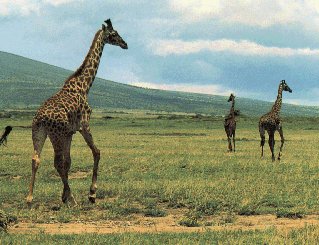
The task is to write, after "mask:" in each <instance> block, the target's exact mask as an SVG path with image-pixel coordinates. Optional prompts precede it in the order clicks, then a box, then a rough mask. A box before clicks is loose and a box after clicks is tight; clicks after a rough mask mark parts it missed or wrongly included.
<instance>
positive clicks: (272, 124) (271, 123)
mask: <svg viewBox="0 0 319 245" xmlns="http://www.w3.org/2000/svg"><path fill="white" fill-rule="evenodd" d="M282 91H288V92H289V93H291V92H292V90H291V89H290V88H289V86H288V85H287V83H286V81H285V80H282V81H281V82H280V84H279V88H278V96H277V100H276V102H275V104H274V105H273V107H272V109H271V111H270V112H268V113H267V114H265V115H263V116H262V117H261V118H260V120H259V133H260V138H261V142H260V146H261V156H262V157H263V155H264V145H265V130H267V132H268V135H269V141H268V143H269V147H270V150H271V157H272V161H275V155H274V146H275V131H276V130H278V132H279V134H280V138H281V145H280V150H279V154H278V160H280V157H281V152H282V147H283V145H284V141H285V139H284V134H283V131H282V125H281V119H280V116H279V113H280V109H281V104H282Z"/></svg>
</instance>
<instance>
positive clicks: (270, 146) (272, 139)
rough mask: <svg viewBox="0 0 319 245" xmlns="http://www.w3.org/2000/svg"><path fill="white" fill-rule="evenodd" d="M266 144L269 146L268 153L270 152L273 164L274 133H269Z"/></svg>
mask: <svg viewBox="0 0 319 245" xmlns="http://www.w3.org/2000/svg"><path fill="white" fill-rule="evenodd" d="M268 144H269V148H270V151H271V159H272V161H273V162H274V161H275V154H274V148H275V135H274V132H269V140H268Z"/></svg>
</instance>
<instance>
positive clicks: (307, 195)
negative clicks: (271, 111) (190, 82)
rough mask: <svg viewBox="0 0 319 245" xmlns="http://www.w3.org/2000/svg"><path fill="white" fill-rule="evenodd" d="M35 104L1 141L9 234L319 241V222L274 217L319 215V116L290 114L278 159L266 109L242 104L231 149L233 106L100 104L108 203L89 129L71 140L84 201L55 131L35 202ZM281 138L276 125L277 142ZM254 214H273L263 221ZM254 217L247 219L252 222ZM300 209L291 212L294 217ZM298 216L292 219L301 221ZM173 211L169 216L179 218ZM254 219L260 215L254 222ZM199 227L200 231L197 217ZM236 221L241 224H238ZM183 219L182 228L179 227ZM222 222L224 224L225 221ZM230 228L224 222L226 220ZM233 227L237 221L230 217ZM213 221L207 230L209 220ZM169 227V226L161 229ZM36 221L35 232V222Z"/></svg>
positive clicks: (30, 239)
mask: <svg viewBox="0 0 319 245" xmlns="http://www.w3.org/2000/svg"><path fill="white" fill-rule="evenodd" d="M31 120H32V112H30V113H26V112H24V113H17V112H15V114H14V116H11V118H2V119H1V120H0V128H4V127H5V126H7V125H12V126H13V127H14V126H26V127H23V128H20V127H17V128H14V129H13V131H12V133H11V134H10V135H9V139H8V144H7V147H3V146H2V147H1V148H0V154H1V158H0V181H1V195H0V203H1V204H0V209H1V210H2V211H3V212H4V213H5V214H7V215H8V217H9V219H10V220H11V225H10V227H9V229H8V233H5V232H0V240H1V243H3V244H7V243H21V244H25V243H59V242H62V241H64V242H65V241H69V242H74V243H76V241H78V239H81V241H83V242H85V243H89V242H90V243H102V242H103V243H106V242H107V243H109V244H111V243H130V244H157V243H158V244H161V243H179V244H194V243H210V244H211V243H221V244H223V243H236V244H238V243H239V244H241V243H247V242H248V243H256V244H262V243H266V244H278V243H284V242H285V243H286V244H290V243H291V244H292V243H295V242H296V243H301V244H302V243H309V244H314V243H318V242H319V240H318V239H319V238H318V237H319V228H318V226H317V225H312V224H309V225H306V226H302V227H299V226H296V227H292V228H291V229H277V228H276V226H272V225H269V226H266V224H267V222H266V220H265V222H263V219H264V218H265V219H267V217H273V218H274V219H275V220H276V222H280V221H281V220H282V222H284V221H285V222H290V221H292V222H296V223H298V222H299V223H300V222H302V220H305V219H307V217H313V220H315V221H316V220H318V219H319V216H318V217H317V215H318V214H319V199H318V196H319V188H318V187H319V163H318V148H317V145H318V143H319V139H318V132H319V126H318V122H319V119H317V118H302V117H284V118H283V128H284V135H285V138H286V142H285V145H284V150H283V157H282V160H281V161H280V162H279V161H276V162H272V161H271V155H270V150H269V147H268V144H267V143H266V145H265V146H266V147H265V156H264V158H263V159H261V158H260V151H261V149H260V146H259V145H260V137H259V132H258V127H257V125H258V118H257V117H254V118H252V117H247V116H244V115H243V116H240V117H239V118H238V122H237V133H236V138H237V141H236V152H235V153H228V152H227V138H226V135H225V132H224V129H223V118H222V117H215V116H211V115H204V114H201V115H196V114H184V113H164V112H160V113H156V112H152V111H130V110H127V111H103V110H100V111H96V112H94V113H93V118H92V121H91V130H92V134H93V136H94V139H95V143H96V145H97V146H98V147H99V149H100V150H101V161H100V165H99V166H100V167H99V175H98V191H97V201H96V204H90V203H89V201H88V199H87V195H88V190H89V186H90V184H91V176H92V169H93V159H92V155H91V151H90V149H89V148H88V147H87V146H86V143H85V142H84V140H83V138H82V136H81V135H80V134H79V133H78V134H76V135H75V136H74V139H73V142H72V148H71V156H72V166H71V170H70V177H69V178H70V181H69V182H70V187H71V189H72V191H73V194H74V196H75V198H76V200H77V202H78V206H77V207H67V206H65V205H63V204H62V201H61V193H62V182H61V180H60V177H59V176H58V174H57V172H56V170H55V168H54V166H53V149H52V146H51V143H50V142H49V140H47V141H46V144H45V146H44V149H43V151H42V158H41V159H42V162H41V165H40V168H39V170H38V173H37V177H36V183H35V191H34V203H33V205H32V207H31V208H29V207H28V206H27V204H26V202H25V197H26V195H27V192H28V185H29V180H30V176H31V156H32V151H33V149H32V141H31V129H30V128H28V127H27V126H30V125H31ZM279 145H280V140H279V135H278V134H276V146H275V149H276V153H278V150H279ZM250 217H254V219H256V218H257V219H258V217H259V219H261V221H260V225H263V224H264V225H265V226H264V227H258V229H254V228H252V229H249V227H250V226H252V227H254V226H253V225H254V224H253V221H252V220H249V219H250ZM165 219H168V220H169V222H172V223H173V226H172V227H173V228H174V227H175V228H176V227H182V228H183V229H182V230H181V232H170V231H169V229H168V230H165V232H156V230H155V232H151V233H148V232H146V233H144V232H143V233H138V232H134V233H133V232H120V233H113V234H112V233H111V234H95V233H87V234H86V233H82V234H80V235H70V234H64V235H63V234H47V233H46V232H45V231H44V230H42V232H41V229H40V230H38V232H35V234H32V235H31V234H27V232H26V233H23V232H21V231H20V232H19V227H25V228H26V229H27V228H30V229H32V227H34V226H36V225H41V224H42V225H43V224H57V225H58V224H71V225H72V224H79V223H80V224H96V225H97V226H98V225H99V224H101V223H103V222H106V221H107V222H113V223H112V224H126V226H127V227H128V231H131V230H129V227H130V226H134V225H135V226H142V227H143V226H155V227H156V223H157V221H158V220H159V221H162V222H164V223H165V222H166V221H165ZM242 219H247V220H248V221H246V223H242V222H241V223H240V221H241V220H242ZM287 220H288V221H287ZM289 220H290V221H289ZM167 222H168V221H167ZM249 222H250V223H249ZM194 227H198V228H196V229H197V230H196V232H191V233H189V232H188V231H187V229H190V231H192V229H195V228H194ZM227 227H235V228H234V229H232V228H231V229H227ZM173 228H172V229H173ZM216 228H218V229H216ZM219 228H220V229H219ZM223 228H225V229H223ZM199 230H200V231H202V232H200V233H199V232H198V231H199ZM159 231H160V230H159ZM33 233H34V232H33Z"/></svg>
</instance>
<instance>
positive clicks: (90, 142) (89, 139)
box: [80, 126, 100, 203]
mask: <svg viewBox="0 0 319 245" xmlns="http://www.w3.org/2000/svg"><path fill="white" fill-rule="evenodd" d="M80 133H81V134H82V136H83V138H84V140H85V142H86V143H87V145H88V146H89V147H90V149H91V151H92V154H93V158H94V166H93V175H92V184H91V187H90V194H89V200H90V202H92V203H95V199H96V190H97V184H96V181H97V171H98V168H99V161H100V150H99V149H98V148H97V147H96V146H95V144H94V141H93V137H92V134H91V132H90V128H89V126H84V127H82V130H81V131H80Z"/></svg>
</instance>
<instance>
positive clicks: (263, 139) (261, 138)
mask: <svg viewBox="0 0 319 245" xmlns="http://www.w3.org/2000/svg"><path fill="white" fill-rule="evenodd" d="M259 133H260V146H261V157H263V156H264V145H265V128H264V127H263V126H261V125H260V126H259Z"/></svg>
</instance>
